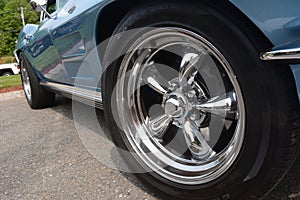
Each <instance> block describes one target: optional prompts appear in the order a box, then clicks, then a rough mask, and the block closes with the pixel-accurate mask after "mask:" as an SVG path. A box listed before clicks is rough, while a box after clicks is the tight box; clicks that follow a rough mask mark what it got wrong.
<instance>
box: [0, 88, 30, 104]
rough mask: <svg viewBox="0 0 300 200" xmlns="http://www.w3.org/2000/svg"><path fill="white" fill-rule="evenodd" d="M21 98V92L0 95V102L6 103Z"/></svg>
mask: <svg viewBox="0 0 300 200" xmlns="http://www.w3.org/2000/svg"><path fill="white" fill-rule="evenodd" d="M21 97H24V92H23V90H18V91H13V92H5V93H0V101H7V100H11V99H15V98H21Z"/></svg>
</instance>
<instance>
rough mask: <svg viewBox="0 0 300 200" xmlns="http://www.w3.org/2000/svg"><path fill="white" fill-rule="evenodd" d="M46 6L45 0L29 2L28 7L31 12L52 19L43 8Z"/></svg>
mask: <svg viewBox="0 0 300 200" xmlns="http://www.w3.org/2000/svg"><path fill="white" fill-rule="evenodd" d="M46 4H47V1H46V0H31V1H30V5H31V7H32V9H33V10H35V11H36V12H43V13H45V14H46V15H47V17H48V18H52V17H51V15H50V14H49V13H48V11H47V10H46V8H45V5H46Z"/></svg>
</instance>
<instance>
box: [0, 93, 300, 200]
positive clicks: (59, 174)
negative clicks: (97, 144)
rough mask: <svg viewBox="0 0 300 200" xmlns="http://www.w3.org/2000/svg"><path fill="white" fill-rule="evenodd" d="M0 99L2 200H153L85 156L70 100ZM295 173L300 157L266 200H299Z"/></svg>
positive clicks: (138, 186)
mask: <svg viewBox="0 0 300 200" xmlns="http://www.w3.org/2000/svg"><path fill="white" fill-rule="evenodd" d="M3 99H4V98H2V100H1V96H0V199H1V200H4V199H51V200H52V199H104V200H106V199H149V200H151V199H153V200H154V199H157V197H155V195H153V194H151V193H150V192H149V191H148V190H147V189H145V188H144V187H143V186H142V185H141V184H140V183H139V182H138V181H137V180H136V178H135V177H134V176H132V175H131V174H129V173H120V172H118V171H117V170H113V169H111V168H109V167H107V166H105V165H103V164H102V163H101V162H99V161H98V160H97V159H95V157H94V156H92V155H91V154H90V153H89V152H88V151H87V149H86V148H85V147H84V145H83V144H82V141H81V140H80V138H79V137H80V136H79V135H78V133H77V131H76V129H75V125H74V121H73V114H72V104H71V101H69V100H66V99H64V98H59V100H58V102H57V105H56V106H55V107H53V108H49V109H44V110H38V111H33V110H31V109H29V107H28V106H27V103H26V102H25V100H24V98H15V99H10V98H6V100H3ZM81 109H84V110H85V111H87V112H89V110H90V111H92V110H91V108H90V107H87V106H83V107H82V108H81ZM87 112H86V113H87ZM100 115H101V114H100ZM87 126H88V125H87ZM76 127H77V126H76ZM77 129H78V127H77ZM90 131H93V130H92V128H90ZM299 173H300V158H298V159H297V161H296V163H295V164H294V166H293V167H292V169H291V171H290V172H289V174H288V176H287V177H286V178H285V179H284V181H283V183H282V184H281V185H280V186H279V187H278V188H277V189H276V190H275V191H274V192H273V193H272V194H271V195H270V197H268V198H267V199H300V193H299V192H300V176H299Z"/></svg>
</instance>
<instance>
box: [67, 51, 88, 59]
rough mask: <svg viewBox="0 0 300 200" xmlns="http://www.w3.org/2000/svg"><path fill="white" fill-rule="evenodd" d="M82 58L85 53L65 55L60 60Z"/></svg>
mask: <svg viewBox="0 0 300 200" xmlns="http://www.w3.org/2000/svg"><path fill="white" fill-rule="evenodd" d="M84 56H86V52H84V53H76V54H67V55H63V56H62V58H63V59H68V58H76V57H84Z"/></svg>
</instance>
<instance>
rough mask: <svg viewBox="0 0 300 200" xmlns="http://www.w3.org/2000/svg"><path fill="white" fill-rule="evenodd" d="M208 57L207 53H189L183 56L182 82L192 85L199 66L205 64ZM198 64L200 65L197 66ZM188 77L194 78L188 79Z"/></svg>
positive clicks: (181, 67)
mask: <svg viewBox="0 0 300 200" xmlns="http://www.w3.org/2000/svg"><path fill="white" fill-rule="evenodd" d="M206 55H207V54H205V53H202V54H195V53H187V54H186V55H185V56H183V59H182V62H181V66H180V72H179V80H180V82H185V81H186V82H188V84H192V82H193V81H194V78H195V76H196V74H197V73H198V69H197V66H200V65H201V64H202V63H203V62H204V60H205V58H206ZM196 64H198V65H197V66H196ZM192 70H193V71H192ZM188 75H192V76H190V77H188Z"/></svg>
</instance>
